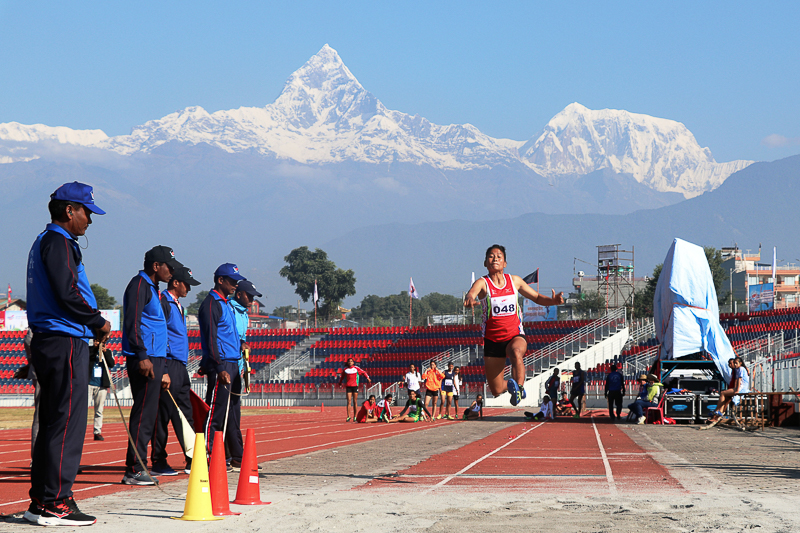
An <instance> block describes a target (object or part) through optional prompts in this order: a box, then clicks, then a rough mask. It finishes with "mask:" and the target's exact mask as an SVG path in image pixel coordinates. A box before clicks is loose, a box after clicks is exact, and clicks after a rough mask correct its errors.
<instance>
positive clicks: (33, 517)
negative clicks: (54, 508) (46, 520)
mask: <svg viewBox="0 0 800 533" xmlns="http://www.w3.org/2000/svg"><path fill="white" fill-rule="evenodd" d="M42 511H44V507H42V506H41V505H39V504H38V503H36V502H31V504H30V506H28V510H27V511H25V514H24V515H22V518H24V519H25V520H27V521H28V522H30V523H32V524H38V523H39V517H40V516H42Z"/></svg>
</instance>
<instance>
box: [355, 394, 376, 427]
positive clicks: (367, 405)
mask: <svg viewBox="0 0 800 533" xmlns="http://www.w3.org/2000/svg"><path fill="white" fill-rule="evenodd" d="M377 421H378V404H377V403H376V402H375V395H374V394H370V395H369V399H368V400H367V401H366V402H364V403H363V404H362V405H361V409H360V410H359V411H358V414H357V415H356V422H358V423H359V424H371V423H372V422H377Z"/></svg>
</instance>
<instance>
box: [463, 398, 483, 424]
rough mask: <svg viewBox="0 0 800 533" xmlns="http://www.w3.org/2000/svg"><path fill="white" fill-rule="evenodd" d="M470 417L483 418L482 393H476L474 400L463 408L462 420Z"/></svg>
mask: <svg viewBox="0 0 800 533" xmlns="http://www.w3.org/2000/svg"><path fill="white" fill-rule="evenodd" d="M470 418H483V394H478V395H477V396H476V397H475V401H474V402H472V404H471V405H470V406H469V407H467V408H466V409H464V420H469V419H470Z"/></svg>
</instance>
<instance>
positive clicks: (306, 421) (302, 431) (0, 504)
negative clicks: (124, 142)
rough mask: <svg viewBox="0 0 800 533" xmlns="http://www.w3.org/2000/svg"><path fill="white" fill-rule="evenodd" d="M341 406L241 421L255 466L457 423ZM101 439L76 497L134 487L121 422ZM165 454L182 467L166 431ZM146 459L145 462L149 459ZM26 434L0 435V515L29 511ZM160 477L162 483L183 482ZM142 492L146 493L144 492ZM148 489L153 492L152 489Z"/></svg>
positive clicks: (90, 444)
mask: <svg viewBox="0 0 800 533" xmlns="http://www.w3.org/2000/svg"><path fill="white" fill-rule="evenodd" d="M509 411H510V410H508V409H492V410H491V413H492V414H505V413H507V412H509ZM245 413H246V411H245ZM344 418H345V410H344V408H343V407H339V408H327V409H326V410H325V413H320V412H319V411H317V410H316V409H313V410H309V411H308V412H307V413H295V414H282V415H255V416H244V417H243V418H242V433H244V432H245V431H246V430H247V429H254V430H255V431H256V447H257V451H258V460H259V462H264V461H269V460H273V459H279V458H281V457H288V456H292V455H297V454H303V453H309V452H313V451H317V450H322V449H326V448H334V447H337V446H344V445H348V444H357V443H359V442H366V441H369V440H373V439H380V438H383V437H390V436H394V435H401V434H403V433H409V432H412V431H419V430H421V429H429V428H431V427H434V426H435V427H440V426H444V425H450V424H457V423H460V422H454V421H443V420H442V421H438V422H436V423H435V424H433V425H432V424H427V423H417V424H353V423H349V424H348V423H345V422H344ZM103 435H104V436H105V439H106V440H105V441H102V442H96V441H94V440H93V438H92V428H91V425H90V426H88V427H87V431H86V441H85V445H84V448H83V457H82V459H81V465H83V474H81V475H79V476H78V478H77V480H76V483H75V485H74V487H73V491H74V493H75V499H78V500H79V499H82V498H90V497H93V496H99V495H101V494H109V493H112V492H119V491H123V490H137V489H139V488H138V487H129V486H127V485H121V484H120V480H121V479H122V475H123V473H124V471H125V450H126V448H127V437H126V435H125V429H124V428H123V426H122V424H120V423H107V424H105V425H104V427H103ZM167 452H168V453H169V454H170V462H171V465H172V466H173V467H175V468H178V467H179V466H183V454H182V453H181V450H180V446H179V445H178V443H177V440H176V438H175V435H174V433H172V432H170V439H169V444H168V445H167ZM148 459H149V458H148ZM29 464H30V430H29V429H15V430H4V431H0V514H11V513H16V512H20V511H23V510H25V509H26V508H27V506H28V503H29V500H28V489H29V488H30V469H29ZM187 477H188V476H186V475H184V474H182V475H180V476H176V477H162V478H160V481H162V482H163V483H169V482H171V481H176V480H181V479H186V478H187ZM145 490H148V489H147V488H145ZM150 490H152V489H150Z"/></svg>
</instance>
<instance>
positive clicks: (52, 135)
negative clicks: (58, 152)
mask: <svg viewBox="0 0 800 533" xmlns="http://www.w3.org/2000/svg"><path fill="white" fill-rule="evenodd" d="M106 139H108V135H106V134H105V133H104V132H103V131H102V130H73V129H70V128H65V127H63V126H57V127H52V126H45V125H44V124H31V125H26V124H20V123H18V122H7V123H5V124H0V141H5V142H4V143H3V146H0V163H14V162H17V161H31V160H32V159H36V158H37V157H39V156H38V154H37V153H35V151H34V152H33V153H32V152H31V150H30V148H31V145H36V144H39V145H41V144H48V143H56V144H72V145H77V146H94V145H96V144H98V143H100V142H102V141H105V140H106Z"/></svg>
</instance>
